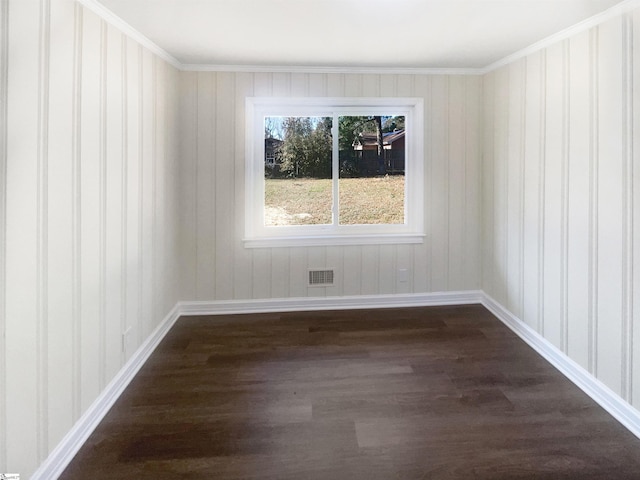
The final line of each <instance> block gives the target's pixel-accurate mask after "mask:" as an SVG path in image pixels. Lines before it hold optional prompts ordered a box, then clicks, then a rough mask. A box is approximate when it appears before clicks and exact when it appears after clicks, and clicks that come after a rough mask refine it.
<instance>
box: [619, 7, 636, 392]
mask: <svg viewBox="0 0 640 480" xmlns="http://www.w3.org/2000/svg"><path fill="white" fill-rule="evenodd" d="M632 48H633V22H632V17H631V15H625V16H623V18H622V82H623V84H622V116H623V119H622V121H623V126H622V141H623V145H622V155H623V159H622V162H623V165H622V181H623V186H622V191H623V195H624V197H623V199H622V207H623V218H622V221H623V223H622V255H623V258H622V276H623V278H622V302H623V303H622V345H621V350H622V372H621V375H622V396H623V398H624V399H625V400H627V401H628V402H631V401H632V391H633V372H632V365H633V51H632Z"/></svg>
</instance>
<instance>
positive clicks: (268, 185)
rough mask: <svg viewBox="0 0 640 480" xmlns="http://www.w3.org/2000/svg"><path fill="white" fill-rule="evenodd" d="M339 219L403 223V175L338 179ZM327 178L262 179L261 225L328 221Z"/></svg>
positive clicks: (329, 195) (343, 221)
mask: <svg viewBox="0 0 640 480" xmlns="http://www.w3.org/2000/svg"><path fill="white" fill-rule="evenodd" d="M339 183H340V188H339V191H340V223H341V224H343V225H358V224H364V225H371V224H397V223H404V176H402V175H395V176H385V177H371V178H344V179H340V182H339ZM331 204H332V193H331V180H328V179H309V178H305V179H266V180H265V210H266V213H265V217H266V218H265V225H267V226H275V225H322V224H330V223H331Z"/></svg>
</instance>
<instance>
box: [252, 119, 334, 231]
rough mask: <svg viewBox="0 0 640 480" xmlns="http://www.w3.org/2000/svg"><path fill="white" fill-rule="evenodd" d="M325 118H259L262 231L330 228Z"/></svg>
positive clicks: (329, 122) (328, 127) (328, 148)
mask: <svg viewBox="0 0 640 480" xmlns="http://www.w3.org/2000/svg"><path fill="white" fill-rule="evenodd" d="M331 126H332V118H331V117H265V122H264V150H265V159H264V161H265V165H264V176H265V180H264V181H265V188H264V192H265V199H264V210H265V218H264V224H265V226H268V227H270V226H278V225H323V224H330V223H331V205H332V198H333V196H332V186H331V174H332V172H331V153H332V145H331Z"/></svg>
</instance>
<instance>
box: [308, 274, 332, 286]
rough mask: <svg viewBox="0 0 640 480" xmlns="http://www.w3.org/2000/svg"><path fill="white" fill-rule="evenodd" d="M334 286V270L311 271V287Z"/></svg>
mask: <svg viewBox="0 0 640 480" xmlns="http://www.w3.org/2000/svg"><path fill="white" fill-rule="evenodd" d="M330 285H333V270H309V286H310V287H326V286H330Z"/></svg>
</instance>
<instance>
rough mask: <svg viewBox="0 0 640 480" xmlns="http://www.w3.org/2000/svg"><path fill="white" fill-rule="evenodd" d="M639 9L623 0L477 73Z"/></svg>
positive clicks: (638, 3) (635, 1)
mask: <svg viewBox="0 0 640 480" xmlns="http://www.w3.org/2000/svg"><path fill="white" fill-rule="evenodd" d="M639 7H640V0H625V1H624V2H621V3H619V4H617V5H614V6H613V7H611V8H609V9H607V10H605V11H604V12H601V13H598V14H597V15H594V16H593V17H589V18H587V19H585V20H583V21H581V22H579V23H576V24H575V25H572V26H570V27H569V28H565V29H564V30H561V31H559V32H558V33H554V34H553V35H551V36H549V37H547V38H544V39H542V40H540V41H539V42H536V43H534V44H532V45H529V46H528V47H526V48H523V49H522V50H519V51H517V52H515V53H512V54H511V55H507V56H506V57H504V58H501V59H500V60H498V61H496V62H493V63H492V64H490V65H487V66H486V67H484V68H481V69H478V73H479V74H480V75H484V74H486V73H489V72H492V71H494V70H497V69H498V68H500V67H504V66H506V65H509V64H510V63H513V62H515V61H516V60H520V59H521V58H524V57H526V56H528V55H531V54H532V53H536V52H538V51H540V50H543V49H545V48H548V47H550V46H551V45H553V44H555V43H558V42H560V41H562V40H566V39H567V38H570V37H572V36H574V35H577V34H578V33H582V32H584V31H586V30H589V29H590V28H593V27H596V26H598V25H600V24H602V23H604V22H606V21H607V20H611V19H612V18H615V17H617V16H620V15H624V14H625V13H628V12H630V11H632V10H635V9H636V8H639Z"/></svg>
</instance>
